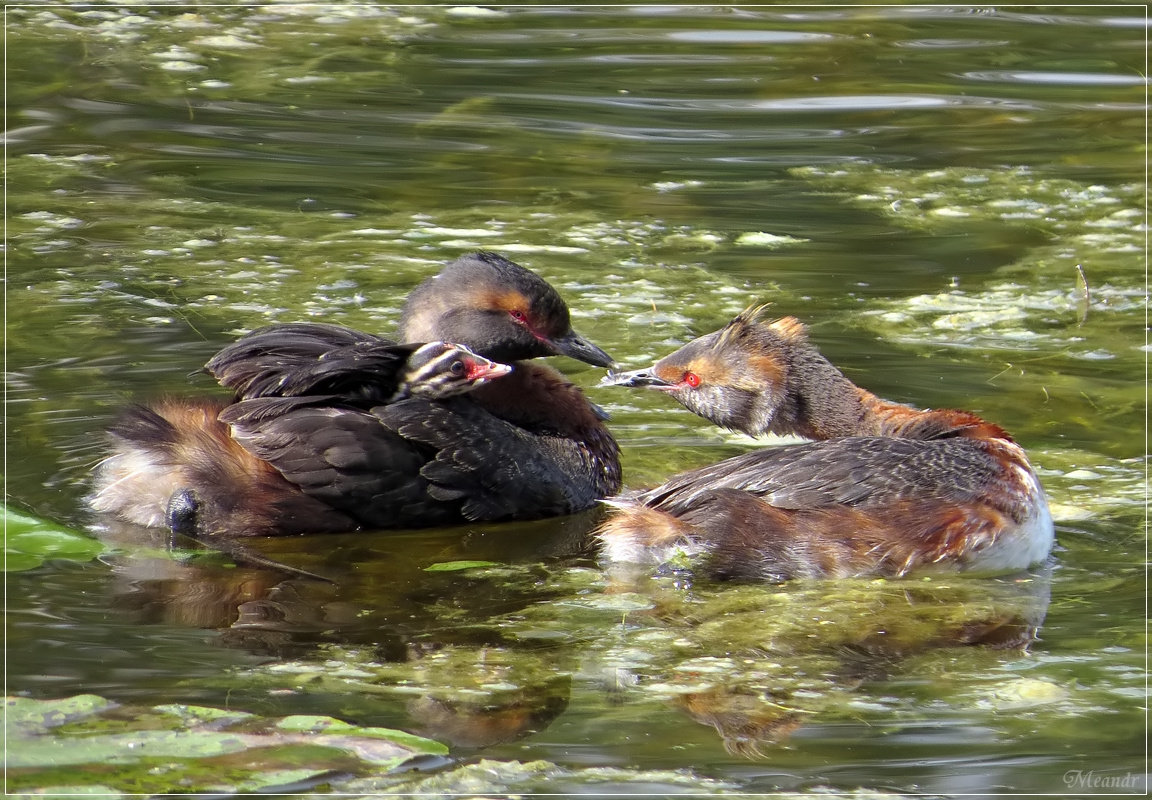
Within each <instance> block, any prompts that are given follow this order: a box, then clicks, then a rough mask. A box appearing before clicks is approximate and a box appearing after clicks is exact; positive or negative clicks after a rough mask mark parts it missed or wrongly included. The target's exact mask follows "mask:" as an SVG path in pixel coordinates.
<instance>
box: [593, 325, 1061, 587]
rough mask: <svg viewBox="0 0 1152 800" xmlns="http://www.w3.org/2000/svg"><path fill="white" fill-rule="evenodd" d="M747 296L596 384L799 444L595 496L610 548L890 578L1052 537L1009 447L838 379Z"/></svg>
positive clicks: (799, 333)
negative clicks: (715, 321) (747, 303)
mask: <svg viewBox="0 0 1152 800" xmlns="http://www.w3.org/2000/svg"><path fill="white" fill-rule="evenodd" d="M761 313H762V312H761V309H749V310H747V311H745V312H744V313H742V314H740V315H739V316H737V317H736V318H735V319H734V320H732V322H730V323H729V324H728V325H727V326H726V327H725V328H723V329H722V330H720V331H717V332H715V333H711V334H708V335H707V336H703V337H700V338H699V339H696V340H695V341H692V342H689V343H688V344H687V345H685V346H684V347H682V348H680V349H679V350H677V351H676V352H674V353H672V354H671V355H668V356H665V357H664V358H662V359H660V360H659V361H657V362H656V364H655V365H653V366H652V367H651V368H649V369H642V370H635V371H633V372H625V373H620V374H617V375H614V376H609V377H608V378H606V379H605V381H606V382H608V383H611V384H616V385H623V386H648V387H651V388H654V389H658V390H660V391H663V392H665V393H667V394H669V395H671V396H672V397H674V398H675V399H676V400H678V401H679V402H681V403H682V404H683V405H684V406H686V407H687V408H688V409H690V410H691V411H693V412H695V413H697V414H699V415H700V416H702V417H705V418H706V419H709V420H711V421H713V422H715V423H717V424H718V425H722V426H724V427H727V428H732V429H734V430H738V431H743V432H745V433H748V434H751V435H759V434H764V433H775V434H791V435H797V436H802V437H805V438H808V439H815V440H818V441H814V442H811V443H807V444H798V445H788V446H783V447H776V448H765V449H762V450H757V451H754V452H750V453H746V454H744V455H740V456H737V457H735V458H730V459H728V460H726V461H722V462H720V463H719V464H713V465H712V466H708V467H703V468H701V469H697V470H693V471H691V472H686V473H683V474H681V475H677V476H675V477H673V478H672V479H671V480H669V481H667V482H666V483H664V485H662V486H658V487H656V488H655V489H651V490H649V491H646V492H640V493H637V494H632V495H627V496H623V497H620V498H616V499H614V500H612V501H610V504H611V505H613V506H616V507H617V508H618V509H619V511H618V513H617V514H616V515H615V516H614V517H613V518H611V519H610V520H609V521H608V522H607V523H606V524H605V525H604V527H603V528H602V529H601V530H600V532H599V536H600V539H601V541H602V543H603V546H604V552H605V554H606V557H607V558H608V559H609V560H612V561H632V562H641V563H662V562H664V561H666V560H667V559H669V558H670V557H672V556H673V555H674V554H675V553H677V552H680V553H686V554H688V555H691V554H693V553H695V554H699V555H700V556H701V559H702V563H703V565H704V567H703V569H704V570H705V571H706V572H708V573H710V574H712V575H714V576H716V577H726V578H746V579H757V580H768V581H780V580H787V579H789V578H794V577H823V576H832V577H837V576H848V575H867V574H878V575H903V574H904V573H906V572H908V571H909V570H912V569H915V568H917V567H922V566H926V565H932V564H940V565H949V566H952V567H954V568H959V569H965V570H980V571H1007V570H1015V569H1022V568H1024V567H1027V566H1028V565H1030V564H1033V563H1035V562H1038V561H1041V560H1042V559H1044V558H1045V557H1046V556H1047V555H1048V552H1049V550H1050V549H1051V546H1052V536H1053V533H1052V520H1051V516H1050V515H1049V513H1048V506H1047V501H1046V500H1045V497H1044V492H1043V490H1042V489H1041V488H1040V484H1039V482H1038V481H1037V479H1036V475H1035V473H1034V472H1033V471H1032V469H1031V467H1030V466H1029V464H1028V459H1027V458H1026V457H1025V455H1024V451H1023V450H1022V449H1021V448H1020V447H1019V445H1017V444H1016V443H1015V442H1013V441H1012V439H1011V438H1009V436H1008V434H1006V433H1005V432H1004V431H1003V430H1001V429H1000V428H999V427H997V426H996V425H993V424H991V423H989V422H985V421H984V420H982V419H980V418H979V417H977V416H976V415H974V414H971V413H968V412H965V411H951V410H941V411H919V410H917V409H913V408H909V407H908V406H904V405H899V404H897V403H891V402H888V401H885V400H881V399H880V398H878V397H876V396H875V395H873V394H871V393H870V392H868V391H865V390H864V389H861V388H859V387H857V386H855V385H853V384H852V383H851V382H850V381H849V380H848V379H847V378H845V377H844V376H843V375H842V374H841V373H840V371H839V370H837V369H836V368H835V367H834V366H833V365H832V364H831V363H829V362H828V361H827V360H826V359H825V358H824V357H823V356H821V355H820V354H819V352H817V350H816V348H815V347H814V346H813V345H811V344H810V343H809V342H808V339H807V335H806V330H805V328H804V326H803V325H802V324H801V323H800V322H799V321H798V320H796V319H794V318H791V317H786V318H784V319H779V320H776V321H773V322H767V321H765V320H763V319H762V317H761Z"/></svg>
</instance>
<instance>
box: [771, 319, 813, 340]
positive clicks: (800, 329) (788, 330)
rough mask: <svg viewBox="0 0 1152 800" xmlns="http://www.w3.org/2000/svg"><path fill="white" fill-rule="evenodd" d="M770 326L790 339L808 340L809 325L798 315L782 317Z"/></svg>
mask: <svg viewBox="0 0 1152 800" xmlns="http://www.w3.org/2000/svg"><path fill="white" fill-rule="evenodd" d="M768 327H769V328H771V329H772V330H774V331H776V333H778V334H779V335H780V336H782V337H784V338H785V339H788V340H789V341H793V342H806V341H808V327H807V326H806V325H805V324H804V323H803V322H801V321H800V320H798V319H796V317H781V318H780V319H778V320H776V321H775V322H771V323H769V325H768Z"/></svg>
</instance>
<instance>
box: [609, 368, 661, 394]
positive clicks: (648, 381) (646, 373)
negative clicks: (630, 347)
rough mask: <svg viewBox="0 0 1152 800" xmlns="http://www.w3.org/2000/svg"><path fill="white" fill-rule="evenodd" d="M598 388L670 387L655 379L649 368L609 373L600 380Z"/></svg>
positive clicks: (654, 374)
mask: <svg viewBox="0 0 1152 800" xmlns="http://www.w3.org/2000/svg"><path fill="white" fill-rule="evenodd" d="M598 385H599V386H630V387H638V386H648V387H650V388H652V389H667V388H669V387H671V386H672V384H670V383H668V381H666V380H664V379H663V378H658V377H656V373H655V372H653V371H652V368H651V367H645V368H644V369H634V370H632V371H631V372H609V373H608V374H607V375H605V376H604V377H603V378H601V379H600V383H599V384H598Z"/></svg>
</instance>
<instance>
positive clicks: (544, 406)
mask: <svg viewBox="0 0 1152 800" xmlns="http://www.w3.org/2000/svg"><path fill="white" fill-rule="evenodd" d="M399 338H400V339H401V340H402V341H404V342H415V343H422V342H453V343H458V344H459V345H461V346H463V347H466V348H468V349H470V350H471V351H472V352H473V353H476V354H479V356H481V357H483V358H484V359H492V360H495V361H500V362H508V363H510V364H511V366H512V370H511V372H510V374H507V375H503V376H501V377H500V379H499V380H495V381H491V382H488V381H487V380H486V379H485V380H484V381H477V383H476V384H475V385H471V384H470V385H468V386H467V387H466V388H467V389H468V390H469V391H468V393H467V394H463V395H460V396H451V397H437V396H435V392H432V395H433V396H431V397H429V396H427V393H426V392H425V391H424V390H426V389H430V387H432V386H433V384H430V383H427V382H425V381H421V380H416V381H415V382H411V381H409V382H408V385H407V387H406V388H405V381H404V380H403V379H401V378H399V376H401V375H403V374H404V373H403V369H402V368H403V365H405V364H409V359H411V358H412V357H413V356H412V354H413V352H415V353H419V352H421V351H420V350H417V349H416V348H415V347H412V346H406V347H405V346H400V347H399V348H398V346H397V343H396V342H394V341H392V340H389V339H384V338H382V337H378V336H375V335H372V334H367V333H362V332H359V331H354V330H351V329H348V328H343V327H341V326H337V325H325V324H315V323H294V324H288V325H273V326H270V327H267V328H263V329H260V330H258V331H255V332H254V333H252V334H250V335H248V336H247V337H244V338H242V339H240V340H239V341H237V342H235V343H234V344H232V345H230V346H228V347H226V348H225V349H224V350H222V351H221V352H220V353H219V354H217V355H216V356H215V357H214V358H213V359H212V360H211V361H210V362H209V363H208V366H207V369H208V371H209V372H211V373H212V374H213V375H214V376H215V377H216V378H217V379H218V380H219V381H220V382H221V383H222V384H223V385H224V386H225V387H227V388H230V389H232V390H233V391H234V392H235V393H236V394H235V396H234V398H233V399H232V400H231V401H230V402H229V401H227V400H225V401H216V400H169V401H165V402H161V403H157V404H154V405H153V406H151V407H147V406H137V407H134V408H132V409H130V410H129V411H128V412H127V413H126V415H125V416H124V417H123V418H122V419H121V420H120V421H119V422H118V423H117V424H116V425H115V426H114V427H113V428H112V431H111V433H112V435H113V439H114V451H115V452H114V453H113V455H112V456H111V457H109V458H108V459H106V460H105V462H104V463H103V464H102V466H101V467H100V468H99V469H98V471H97V476H96V491H95V493H94V494H93V496H92V498H91V501H90V502H91V505H92V507H93V508H94V509H95V510H97V511H101V512H108V513H112V514H116V515H118V516H120V517H122V518H125V519H127V520H129V521H131V522H136V523H138V524H143V525H148V526H168V527H172V528H174V529H179V530H180V531H181V532H187V533H190V534H194V535H198V536H258V535H279V534H297V533H318V532H325V531H348V530H355V529H359V528H369V529H372V528H376V529H379V528H400V527H429V526H436V525H449V524H454V523H459V522H463V521H466V520H500V519H533V518H539V517H548V516H558V515H562V514H570V513H573V512H576V511H580V510H583V509H586V508H590V507H592V506H593V505H594V504H595V503H596V501H597V500H598V499H599V498H601V497H604V496H607V495H611V494H613V493H614V492H616V491H618V490H619V488H620V461H619V450H618V448H617V446H616V442H615V440H614V439H613V438H612V436H611V434H610V433H609V432H608V430H607V428H606V427H605V426H604V424H603V414H602V412H600V411H599V409H597V408H596V407H595V406H593V405H592V404H591V403H589V402H588V401H587V400H586V399H585V397H584V395H583V393H582V392H581V391H580V389H579V388H577V387H576V386H574V385H573V384H572V383H570V382H569V381H567V380H566V379H565V378H564V377H563V376H562V375H560V374H559V373H558V372H556V371H554V370H552V369H550V368H548V367H545V366H541V365H537V364H532V363H528V361H527V359H533V358H537V357H540V356H549V355H568V356H570V357H572V358H576V359H579V360H581V361H584V362H586V363H589V364H593V365H596V366H609V365H610V364H611V363H612V360H611V358H610V357H609V356H608V355H607V354H606V353H605V352H604V351H603V350H601V349H600V348H598V347H596V346H595V345H592V344H591V343H589V342H588V341H586V340H585V339H583V338H581V337H580V336H578V335H577V334H576V333H575V332H574V331H573V330H572V328H571V324H570V321H569V314H568V307H567V305H565V303H564V301H563V300H562V299H561V298H560V295H559V294H557V292H556V290H555V289H554V288H553V287H552V286H551V285H549V284H548V283H547V282H545V281H544V280H543V279H541V278H540V277H539V276H537V275H536V274H535V273H533V272H530V271H529V270H527V269H525V268H523V267H521V266H519V265H517V264H514V263H513V262H511V261H508V260H507V259H505V258H503V257H501V256H499V255H496V254H494V253H474V254H471V255H468V256H464V257H462V258H460V259H457V260H456V261H454V262H452V263H451V264H449V265H448V266H447V267H445V268H444V269H443V270H442V271H441V272H440V273H439V274H438V275H436V276H434V277H432V278H429V279H428V280H426V281H424V282H423V283H422V284H420V285H419V286H418V287H416V289H415V290H414V291H413V292H412V293H411V295H410V296H409V298H408V301H407V303H406V305H405V309H404V314H403V317H402V320H401V330H400V336H399ZM409 366H411V365H409ZM441 377H446V376H443V375H442V376H441ZM485 377H495V375H494V374H489V375H487V376H485ZM481 384H482V385H481Z"/></svg>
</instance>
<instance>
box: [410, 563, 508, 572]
mask: <svg viewBox="0 0 1152 800" xmlns="http://www.w3.org/2000/svg"><path fill="white" fill-rule="evenodd" d="M498 566H500V564H498V563H497V562H495V561H441V562H440V563H439V564H432V565H431V566H427V567H425V568H424V571H425V572H460V571H461V570H466V569H477V568H479V567H498Z"/></svg>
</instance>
